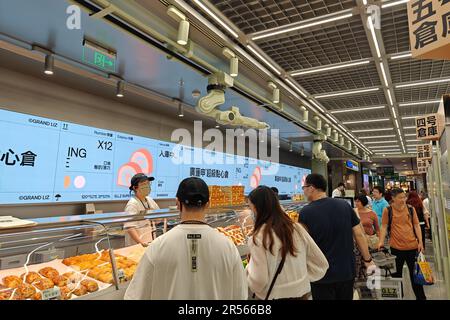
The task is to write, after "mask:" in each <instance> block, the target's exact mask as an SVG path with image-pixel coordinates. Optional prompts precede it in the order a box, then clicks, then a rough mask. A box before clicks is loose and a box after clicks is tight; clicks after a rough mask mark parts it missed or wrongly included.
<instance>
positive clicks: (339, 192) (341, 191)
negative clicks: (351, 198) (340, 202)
mask: <svg viewBox="0 0 450 320" xmlns="http://www.w3.org/2000/svg"><path fill="white" fill-rule="evenodd" d="M331 196H332V197H333V198H336V197H345V184H344V183H343V182H340V183H339V184H338V186H337V188H336V189H334V190H333V194H332V195H331Z"/></svg>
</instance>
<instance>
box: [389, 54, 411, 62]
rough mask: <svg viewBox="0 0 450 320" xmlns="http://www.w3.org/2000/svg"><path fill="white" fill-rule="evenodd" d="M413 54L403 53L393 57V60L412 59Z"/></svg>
mask: <svg viewBox="0 0 450 320" xmlns="http://www.w3.org/2000/svg"><path fill="white" fill-rule="evenodd" d="M411 57H412V53H410V52H409V53H401V54H398V55H394V56H391V60H398V59H404V58H411Z"/></svg>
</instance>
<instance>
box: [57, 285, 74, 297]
mask: <svg viewBox="0 0 450 320" xmlns="http://www.w3.org/2000/svg"><path fill="white" fill-rule="evenodd" d="M59 290H60V291H61V300H70V298H72V291H71V290H70V289H69V287H67V286H63V287H61V288H59Z"/></svg>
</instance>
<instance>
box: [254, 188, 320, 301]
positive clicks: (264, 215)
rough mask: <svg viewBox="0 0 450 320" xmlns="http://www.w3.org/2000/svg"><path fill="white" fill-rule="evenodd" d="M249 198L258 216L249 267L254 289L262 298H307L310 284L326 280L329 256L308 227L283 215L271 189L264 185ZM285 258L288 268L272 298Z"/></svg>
mask: <svg viewBox="0 0 450 320" xmlns="http://www.w3.org/2000/svg"><path fill="white" fill-rule="evenodd" d="M248 198H249V205H250V208H251V209H252V211H253V213H254V214H255V227H254V230H253V234H252V237H251V238H250V239H249V248H250V262H249V264H248V266H247V268H246V272H247V280H248V283H249V287H250V290H251V291H252V292H254V293H255V295H256V297H257V298H259V299H266V298H267V299H307V296H308V294H309V293H310V291H311V285H310V282H315V281H318V280H320V279H322V278H323V277H324V276H325V274H326V272H327V270H328V261H327V259H326V257H325V256H324V254H323V253H322V251H321V250H320V249H319V247H318V246H317V245H316V243H315V242H314V240H313V239H312V238H311V237H310V236H309V234H308V232H307V231H306V230H305V228H304V227H303V226H301V225H300V224H298V223H295V222H293V221H292V220H291V219H290V218H289V217H288V215H286V214H285V213H284V212H283V210H282V209H281V207H280V203H279V201H278V199H277V198H276V196H275V194H274V193H273V192H272V190H271V189H270V188H268V187H266V186H260V187H258V188H256V189H255V190H253V191H252V192H251V193H250V195H249V197H248ZM283 257H285V261H284V265H283V267H282V269H281V272H280V273H279V275H278V277H277V278H276V281H275V283H274V285H273V289H272V291H271V292H270V294H269V295H268V291H269V288H270V286H271V283H272V281H273V279H274V276H275V273H276V271H277V269H279V266H280V263H281V261H282V260H283V259H282V258H283Z"/></svg>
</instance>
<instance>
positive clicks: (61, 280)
mask: <svg viewBox="0 0 450 320" xmlns="http://www.w3.org/2000/svg"><path fill="white" fill-rule="evenodd" d="M52 281H53V283H54V284H55V285H56V286H58V287H64V286H67V284H68V283H69V279H68V278H67V277H65V276H57V277H54V278H53V279H52Z"/></svg>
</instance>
